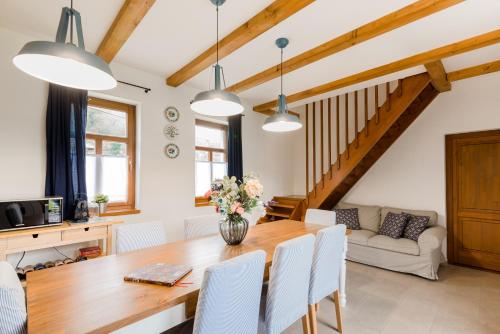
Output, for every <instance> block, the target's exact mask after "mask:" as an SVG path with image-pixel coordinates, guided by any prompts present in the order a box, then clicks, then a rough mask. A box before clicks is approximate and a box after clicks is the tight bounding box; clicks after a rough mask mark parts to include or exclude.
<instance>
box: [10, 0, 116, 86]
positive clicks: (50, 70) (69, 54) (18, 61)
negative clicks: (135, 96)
mask: <svg viewBox="0 0 500 334" xmlns="http://www.w3.org/2000/svg"><path fill="white" fill-rule="evenodd" d="M73 18H74V19H75V25H76V34H77V37H78V46H76V45H75V44H73ZM68 23H69V24H70V42H69V43H66V36H67V33H68ZM12 61H13V63H14V65H15V66H16V67H17V68H18V69H20V70H21V71H23V72H25V73H27V74H29V75H32V76H34V77H35V78H38V79H41V80H45V81H48V82H52V83H55V84H58V85H61V86H66V87H72V88H78V89H84V90H105V89H111V88H114V87H116V85H117V82H116V79H115V78H114V77H113V73H111V69H110V68H109V65H108V64H107V63H106V62H105V61H104V60H103V59H102V58H100V57H98V56H96V55H95V54H93V53H90V52H88V51H85V43H84V40H83V32H82V22H81V17H80V13H79V12H78V11H76V10H75V9H73V0H71V8H68V7H64V8H63V9H62V12H61V18H60V20H59V26H58V28H57V35H56V41H55V42H49V41H33V42H29V43H27V44H26V45H24V46H23V48H22V49H21V51H19V53H18V54H17V55H16V56H15V57H14V59H12Z"/></svg>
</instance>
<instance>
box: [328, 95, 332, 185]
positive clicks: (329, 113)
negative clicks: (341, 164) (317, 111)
mask: <svg viewBox="0 0 500 334" xmlns="http://www.w3.org/2000/svg"><path fill="white" fill-rule="evenodd" d="M327 137H328V169H329V170H330V179H331V178H332V99H331V98H328V136H327Z"/></svg>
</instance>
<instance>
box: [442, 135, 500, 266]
mask: <svg viewBox="0 0 500 334" xmlns="http://www.w3.org/2000/svg"><path fill="white" fill-rule="evenodd" d="M446 173H447V175H446V188H447V227H448V261H449V262H450V263H456V264H464V265H469V266H474V267H480V268H485V269H491V270H496V271H500V130H492V131H482V132H474V133H465V134H456V135H448V136H446Z"/></svg>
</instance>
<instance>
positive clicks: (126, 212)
mask: <svg viewBox="0 0 500 334" xmlns="http://www.w3.org/2000/svg"><path fill="white" fill-rule="evenodd" d="M139 213H141V210H138V209H127V210H109V211H107V212H105V213H101V214H99V217H112V216H127V215H137V214H139Z"/></svg>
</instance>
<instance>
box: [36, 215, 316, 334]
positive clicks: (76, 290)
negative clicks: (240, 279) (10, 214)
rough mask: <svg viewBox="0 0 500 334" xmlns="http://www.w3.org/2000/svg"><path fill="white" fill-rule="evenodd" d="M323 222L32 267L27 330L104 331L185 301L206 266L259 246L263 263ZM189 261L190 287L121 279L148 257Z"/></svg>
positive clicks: (272, 225)
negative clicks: (232, 241) (233, 242)
mask: <svg viewBox="0 0 500 334" xmlns="http://www.w3.org/2000/svg"><path fill="white" fill-rule="evenodd" d="M322 228H324V226H321V225H312V224H304V223H302V222H297V221H291V220H282V221H278V222H273V223H268V224H261V225H258V226H254V227H251V228H250V229H249V231H248V234H247V237H246V238H245V240H244V241H243V243H242V244H241V245H238V246H227V245H226V244H225V242H224V240H222V238H221V237H220V236H219V235H216V236H210V237H204V238H199V239H193V240H187V241H178V242H173V243H169V244H165V245H162V246H158V247H153V248H148V249H144V250H139V251H135V252H130V253H126V254H121V255H111V256H105V257H102V258H98V259H94V260H91V261H87V262H79V263H74V264H70V265H66V266H60V267H55V268H50V269H46V270H41V271H36V272H31V273H29V274H28V277H27V282H28V283H27V304H28V331H29V333H37V334H39V333H52V334H53V333H71V334H73V333H108V332H110V331H113V330H116V329H118V328H121V327H124V326H126V325H128V324H131V323H134V322H136V321H138V320H141V319H144V318H146V317H148V316H151V315H153V314H155V313H157V312H160V311H162V310H165V309H167V308H170V307H172V306H174V305H177V304H181V303H183V302H185V301H186V300H187V299H188V298H189V297H191V298H192V297H193V296H196V294H197V293H198V291H199V289H200V286H201V281H202V279H203V273H204V271H205V269H206V268H207V267H208V266H210V265H212V264H215V263H218V262H221V261H223V260H227V259H230V258H232V257H236V256H238V255H241V254H244V253H247V252H250V251H254V250H257V249H262V250H264V251H266V253H267V257H266V267H267V268H268V267H269V265H270V264H271V260H272V257H273V254H274V249H275V247H276V245H278V244H279V243H280V242H282V241H285V240H289V239H292V238H295V237H299V236H302V235H305V234H308V233H312V234H316V232H317V231H319V230H320V229H322ZM159 262H166V263H172V264H188V265H191V266H193V272H192V273H191V274H190V275H189V276H187V278H186V279H185V282H192V283H193V284H192V285H190V286H189V287H164V286H157V285H151V284H141V283H131V282H125V281H124V280H123V277H124V276H125V275H126V274H127V273H130V272H132V271H134V270H136V269H138V268H141V267H143V266H146V265H148V264H152V263H159Z"/></svg>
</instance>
